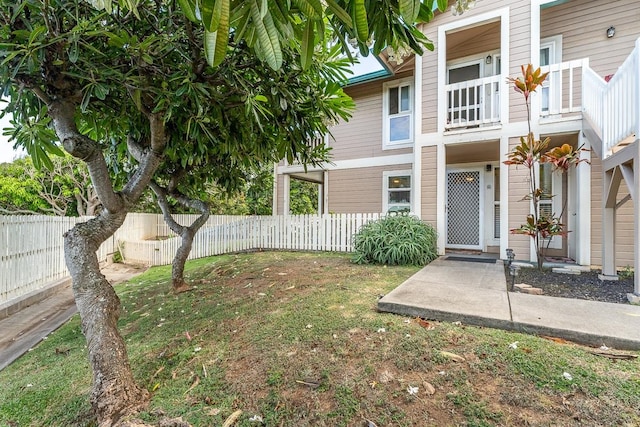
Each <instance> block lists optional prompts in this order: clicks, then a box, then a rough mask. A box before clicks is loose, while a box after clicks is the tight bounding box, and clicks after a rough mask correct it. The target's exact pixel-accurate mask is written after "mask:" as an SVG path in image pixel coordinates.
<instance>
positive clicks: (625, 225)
mask: <svg viewBox="0 0 640 427" xmlns="http://www.w3.org/2000/svg"><path fill="white" fill-rule="evenodd" d="M628 194H629V190H628V189H627V186H626V184H625V182H624V180H623V181H622V184H621V185H620V190H619V191H618V197H617V200H618V202H619V201H620V200H622V199H623V198H624V197H626V196H627V195H628ZM616 265H617V266H618V267H619V268H623V267H625V266H628V265H630V266H633V202H632V201H631V200H629V201H628V202H626V203H624V204H623V205H622V206H620V207H619V208H618V209H617V211H616Z"/></svg>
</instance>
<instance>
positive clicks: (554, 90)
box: [538, 59, 589, 120]
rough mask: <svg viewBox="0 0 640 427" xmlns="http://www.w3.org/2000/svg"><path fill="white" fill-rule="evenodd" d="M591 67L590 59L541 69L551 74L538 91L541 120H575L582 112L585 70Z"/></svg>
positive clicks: (546, 66)
mask: <svg viewBox="0 0 640 427" xmlns="http://www.w3.org/2000/svg"><path fill="white" fill-rule="evenodd" d="M588 67H589V60H588V59H577V60H574V61H567V62H561V63H559V64H552V65H545V66H543V67H540V69H541V70H542V72H543V73H549V75H548V76H547V79H546V80H545V82H544V84H543V85H542V89H538V93H539V104H540V110H539V114H540V117H541V118H550V119H556V120H557V119H568V118H575V116H578V115H580V113H581V112H582V81H583V77H582V75H583V70H585V69H587V68H588Z"/></svg>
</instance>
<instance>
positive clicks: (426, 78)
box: [422, 0, 531, 133]
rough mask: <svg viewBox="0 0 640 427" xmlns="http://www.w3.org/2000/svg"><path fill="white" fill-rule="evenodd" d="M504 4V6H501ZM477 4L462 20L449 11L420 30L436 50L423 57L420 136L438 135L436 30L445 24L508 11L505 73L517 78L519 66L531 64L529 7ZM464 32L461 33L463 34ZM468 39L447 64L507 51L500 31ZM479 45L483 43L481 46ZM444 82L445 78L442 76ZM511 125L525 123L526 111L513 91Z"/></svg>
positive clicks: (523, 0) (520, 2)
mask: <svg viewBox="0 0 640 427" xmlns="http://www.w3.org/2000/svg"><path fill="white" fill-rule="evenodd" d="M502 3H504V5H503V4H502ZM502 3H500V4H497V3H496V2H485V1H479V2H477V3H476V5H475V6H474V8H473V9H471V10H469V11H467V12H465V13H464V15H463V16H462V17H455V16H452V15H451V13H450V12H449V11H447V12H446V13H443V14H438V15H437V16H436V17H435V18H434V20H433V21H431V22H430V23H429V24H427V25H425V26H423V32H424V33H425V34H426V35H427V37H428V38H429V39H430V40H432V41H433V43H434V47H435V50H434V51H433V52H430V51H427V52H426V53H425V54H424V57H423V65H422V73H423V75H422V91H423V101H422V130H423V133H433V132H436V131H437V113H438V105H437V102H439V98H438V96H439V95H440V94H438V77H439V76H438V55H437V51H438V49H439V40H438V26H440V25H443V24H448V23H450V22H454V21H456V20H459V19H462V18H467V17H470V16H474V15H480V14H483V13H486V12H489V11H491V10H495V9H496V8H497V7H498V6H508V7H509V22H510V46H509V47H508V49H509V54H510V57H511V58H510V62H511V63H510V64H508V73H509V75H511V76H516V75H518V74H519V73H520V65H522V64H528V63H529V62H530V61H531V48H530V40H531V36H530V34H531V6H530V1H528V0H514V1H509V2H502ZM496 25H498V24H488V25H487V28H488V29H491V28H493V26H496ZM462 31H464V30H462ZM478 39H479V40H476V37H472V38H470V39H469V40H468V41H467V42H466V43H460V44H459V45H458V46H456V47H454V48H452V49H451V50H450V51H449V52H448V58H447V60H448V61H450V60H455V59H458V58H460V57H464V56H467V55H469V54H472V53H478V52H482V51H489V50H494V49H499V48H501V49H507V47H506V46H500V31H499V29H498V30H497V31H488V32H487V33H486V34H481V35H480V37H478ZM481 42H482V43H481ZM442 78H444V79H446V76H442ZM509 102H510V105H511V109H510V115H511V117H510V121H511V122H515V121H522V120H525V119H526V108H525V106H524V104H523V102H522V96H521V95H519V94H516V93H515V92H514V91H509Z"/></svg>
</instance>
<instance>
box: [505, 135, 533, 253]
mask: <svg viewBox="0 0 640 427" xmlns="http://www.w3.org/2000/svg"><path fill="white" fill-rule="evenodd" d="M519 143H520V140H519V139H517V138H510V139H509V148H510V150H513V147H515V146H516V145H517V144H519ZM500 171H501V172H502V171H503V169H502V168H501V169H500ZM504 171H505V172H507V171H508V173H509V230H511V229H514V228H518V227H520V225H521V224H523V223H524V222H525V221H526V218H527V215H528V214H529V212H530V208H529V204H530V203H529V202H528V201H523V200H522V198H523V197H524V196H526V195H527V194H529V173H528V170H527V169H526V168H525V167H524V166H518V167H516V166H509V167H508V168H507V167H505V168H504ZM530 241H531V238H530V237H528V236H523V235H518V234H509V247H510V248H511V249H513V251H514V252H515V254H516V256H517V258H518V259H523V260H528V259H529V245H530V244H531V242H530Z"/></svg>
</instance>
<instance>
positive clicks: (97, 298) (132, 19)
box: [0, 0, 447, 426]
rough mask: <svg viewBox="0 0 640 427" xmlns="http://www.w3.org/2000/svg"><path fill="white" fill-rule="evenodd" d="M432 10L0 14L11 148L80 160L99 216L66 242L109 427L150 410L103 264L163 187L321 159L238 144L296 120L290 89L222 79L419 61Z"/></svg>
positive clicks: (237, 4) (53, 0)
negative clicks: (330, 49) (387, 58)
mask: <svg viewBox="0 0 640 427" xmlns="http://www.w3.org/2000/svg"><path fill="white" fill-rule="evenodd" d="M436 4H437V7H438V8H439V9H440V10H445V8H446V6H447V1H446V0H437V2H436V1H435V0H426V1H416V0H381V1H375V2H372V1H369V2H366V1H364V0H348V1H346V0H326V1H321V0H294V1H288V0H270V1H257V0H202V1H192V0H179V1H178V2H177V3H176V2H172V1H163V0H157V1H144V0H142V1H133V0H122V1H118V2H114V1H112V0H92V1H91V2H86V1H81V0H48V1H43V2H40V1H34V0H0V24H1V25H0V89H1V91H2V95H4V96H6V97H8V98H9V99H10V100H11V101H10V104H9V106H8V108H7V109H6V111H8V112H10V113H12V114H13V116H14V118H15V120H16V121H17V122H18V123H20V124H21V125H24V126H27V127H28V129H29V132H22V133H17V134H16V135H15V138H16V144H17V145H21V146H23V147H25V148H26V149H27V151H28V152H29V154H30V155H31V156H32V158H33V159H34V162H38V163H42V164H46V163H47V162H48V160H47V159H48V154H59V153H60V147H62V148H63V149H64V150H65V151H66V152H67V153H69V154H70V155H71V156H73V157H75V158H78V159H80V160H82V161H83V162H84V163H85V164H86V166H87V168H88V170H89V175H90V176H91V181H92V188H93V190H94V191H95V194H96V195H97V197H98V198H99V200H100V202H101V205H102V209H101V211H100V213H99V214H98V215H97V216H96V217H95V218H94V219H92V220H90V221H88V222H85V223H82V224H78V225H76V226H75V227H74V228H73V229H72V230H70V231H69V232H67V233H66V234H65V244H64V247H65V259H66V263H67V267H68V269H69V272H70V274H71V277H72V281H73V292H74V296H75V300H76V305H77V307H78V311H79V313H80V318H81V322H82V331H83V333H84V335H85V337H86V339H87V353H88V358H89V362H90V365H91V368H92V371H93V383H92V387H91V396H90V400H91V403H92V407H93V410H94V413H95V416H96V419H97V423H98V424H99V425H100V426H111V425H119V424H121V423H122V422H123V420H125V419H126V417H127V416H128V415H130V414H132V413H135V412H137V411H138V410H140V409H141V408H143V407H145V406H146V405H147V403H148V402H149V399H150V392H149V391H148V390H146V389H145V388H144V387H141V386H140V385H139V384H138V383H137V382H136V381H135V380H134V375H133V371H132V369H131V366H130V364H129V360H128V356H127V350H126V345H125V342H124V340H123V338H122V336H121V335H120V333H119V331H118V328H117V323H118V318H119V315H120V308H121V306H120V300H119V298H118V296H117V295H116V293H115V292H114V290H113V288H112V287H111V285H110V284H109V282H108V281H107V280H106V279H105V277H104V276H103V275H102V274H101V273H100V267H99V263H98V259H97V257H96V251H97V250H98V248H99V246H100V244H101V243H102V242H104V241H105V240H106V239H107V238H109V237H110V236H112V235H113V233H114V232H115V231H116V230H117V229H118V228H119V227H120V225H122V223H123V222H124V220H125V217H126V214H127V212H130V211H131V210H132V209H133V208H134V207H135V204H136V202H138V201H139V199H140V198H141V197H142V195H143V193H144V192H145V190H146V189H147V187H148V186H149V184H150V183H151V182H152V180H153V179H154V177H156V173H157V172H158V171H159V170H160V169H161V168H164V167H165V166H164V165H171V164H175V165H179V166H180V167H181V168H185V169H196V166H198V165H199V163H198V162H199V161H200V159H201V158H202V157H204V156H206V155H207V153H211V151H213V152H214V153H217V154H219V156H216V158H217V159H224V160H225V162H226V163H224V164H219V163H212V164H215V165H216V166H215V167H219V168H221V169H222V173H220V176H221V177H222V178H223V179H224V177H225V174H224V171H225V170H231V168H229V166H233V165H235V164H242V163H243V162H244V161H246V159H247V158H253V157H254V156H255V157H258V156H260V155H261V153H262V154H263V153H270V155H271V156H272V157H273V158H277V159H282V158H289V159H301V160H302V161H303V162H304V161H306V162H307V163H308V162H309V161H310V159H312V158H313V154H312V153H311V152H310V149H309V148H308V147H307V146H306V141H307V139H305V138H296V139H295V140H294V141H293V142H292V140H291V139H286V138H278V137H274V138H264V139H259V140H256V139H251V138H250V139H247V140H246V141H245V140H242V139H240V138H238V137H235V135H237V134H238V132H240V131H239V130H238V129H237V128H236V127H234V126H233V124H234V123H237V122H236V121H235V118H233V117H230V115H240V114H244V117H247V116H254V118H255V119H256V120H255V123H256V124H259V123H269V121H273V122H275V121H277V120H278V118H277V117H276V118H272V117H270V116H269V112H270V111H271V109H272V108H273V106H274V102H276V103H277V104H278V105H279V108H280V109H281V110H286V111H289V112H290V111H292V109H288V108H286V107H287V106H288V105H291V104H290V102H291V100H289V99H288V98H287V97H286V96H279V95H282V94H283V93H284V92H285V91H286V90H287V89H288V88H289V84H290V83H291V81H289V80H287V79H286V78H285V74H284V73H283V74H280V75H278V76H277V77H278V78H281V80H277V82H278V83H279V85H278V86H275V87H273V86H268V85H266V86H263V83H265V80H260V79H256V78H253V77H251V78H250V79H249V81H248V82H247V84H246V85H244V84H238V85H237V86H233V87H230V86H228V85H226V84H224V82H221V77H222V76H223V75H224V74H225V73H230V74H235V75H234V78H235V79H237V81H238V82H242V81H246V79H244V77H245V76H251V75H252V74H251V73H249V70H255V69H256V68H262V69H267V68H268V69H270V70H273V71H274V72H276V73H277V72H279V71H286V72H291V73H294V74H295V72H296V71H297V70H309V69H313V63H314V61H313V57H314V55H315V53H316V50H317V49H322V48H323V46H324V45H325V42H329V41H332V40H333V41H336V42H337V43H338V44H339V45H341V46H343V47H344V48H345V49H344V52H348V49H346V47H347V45H348V44H350V43H352V44H354V45H356V46H357V47H358V48H359V50H360V51H361V53H362V54H368V53H369V49H370V48H372V50H373V52H374V53H379V52H381V51H382V50H383V49H384V48H385V47H386V46H389V47H391V48H393V49H395V50H396V51H402V50H403V49H407V48H408V49H411V50H413V51H415V52H418V53H422V52H423V49H424V48H431V49H432V48H433V45H432V44H431V42H430V41H429V40H428V39H427V38H426V37H425V36H424V34H423V33H422V32H421V31H420V29H419V28H417V26H416V24H417V23H421V22H428V21H429V20H430V19H431V18H432V16H433V13H434V9H435V5H436ZM327 29H329V30H330V31H326V30H327ZM326 34H331V36H330V37H327V36H326ZM237 52H242V53H243V54H244V55H246V56H247V57H248V58H249V59H250V60H249V61H248V62H247V64H246V65H239V64H238V63H237V62H234V58H237V57H234V53H237ZM296 67H298V68H296ZM270 83H272V82H270ZM328 84H337V82H336V81H335V80H334V81H330V82H328ZM266 88H268V89H266ZM327 88H328V86H327ZM266 90H268V91H269V92H266ZM332 99H333V98H332V97H331V96H329V97H327V98H326V99H325V101H327V103H330V101H331V100H332ZM228 100H232V101H233V107H234V108H229V105H230V104H227V103H226V102H227V101H228ZM293 102H294V103H295V102H297V100H293ZM214 107H220V108H214ZM329 109H331V108H329ZM268 130H269V127H268V126H264V127H260V126H257V127H255V128H254V132H256V133H264V132H268ZM288 130H289V132H291V133H293V134H295V135H305V134H307V133H308V132H310V130H309V129H308V128H305V129H302V128H300V127H296V126H292V127H290V128H289V129H288ZM316 130H317V129H313V131H316ZM29 135H32V136H29ZM33 136H37V137H33ZM185 136H186V137H185ZM245 143H246V144H245ZM125 158H130V161H128V162H126V163H124V162H123V160H122V159H125ZM166 161H168V163H167V162H166ZM225 168H226V169H225ZM114 171H116V172H117V174H116V175H115V176H116V177H115V178H114ZM161 181H162V179H161V177H160V176H158V181H157V182H158V183H159V184H162V182H161ZM165 183H167V182H166V181H165Z"/></svg>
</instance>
